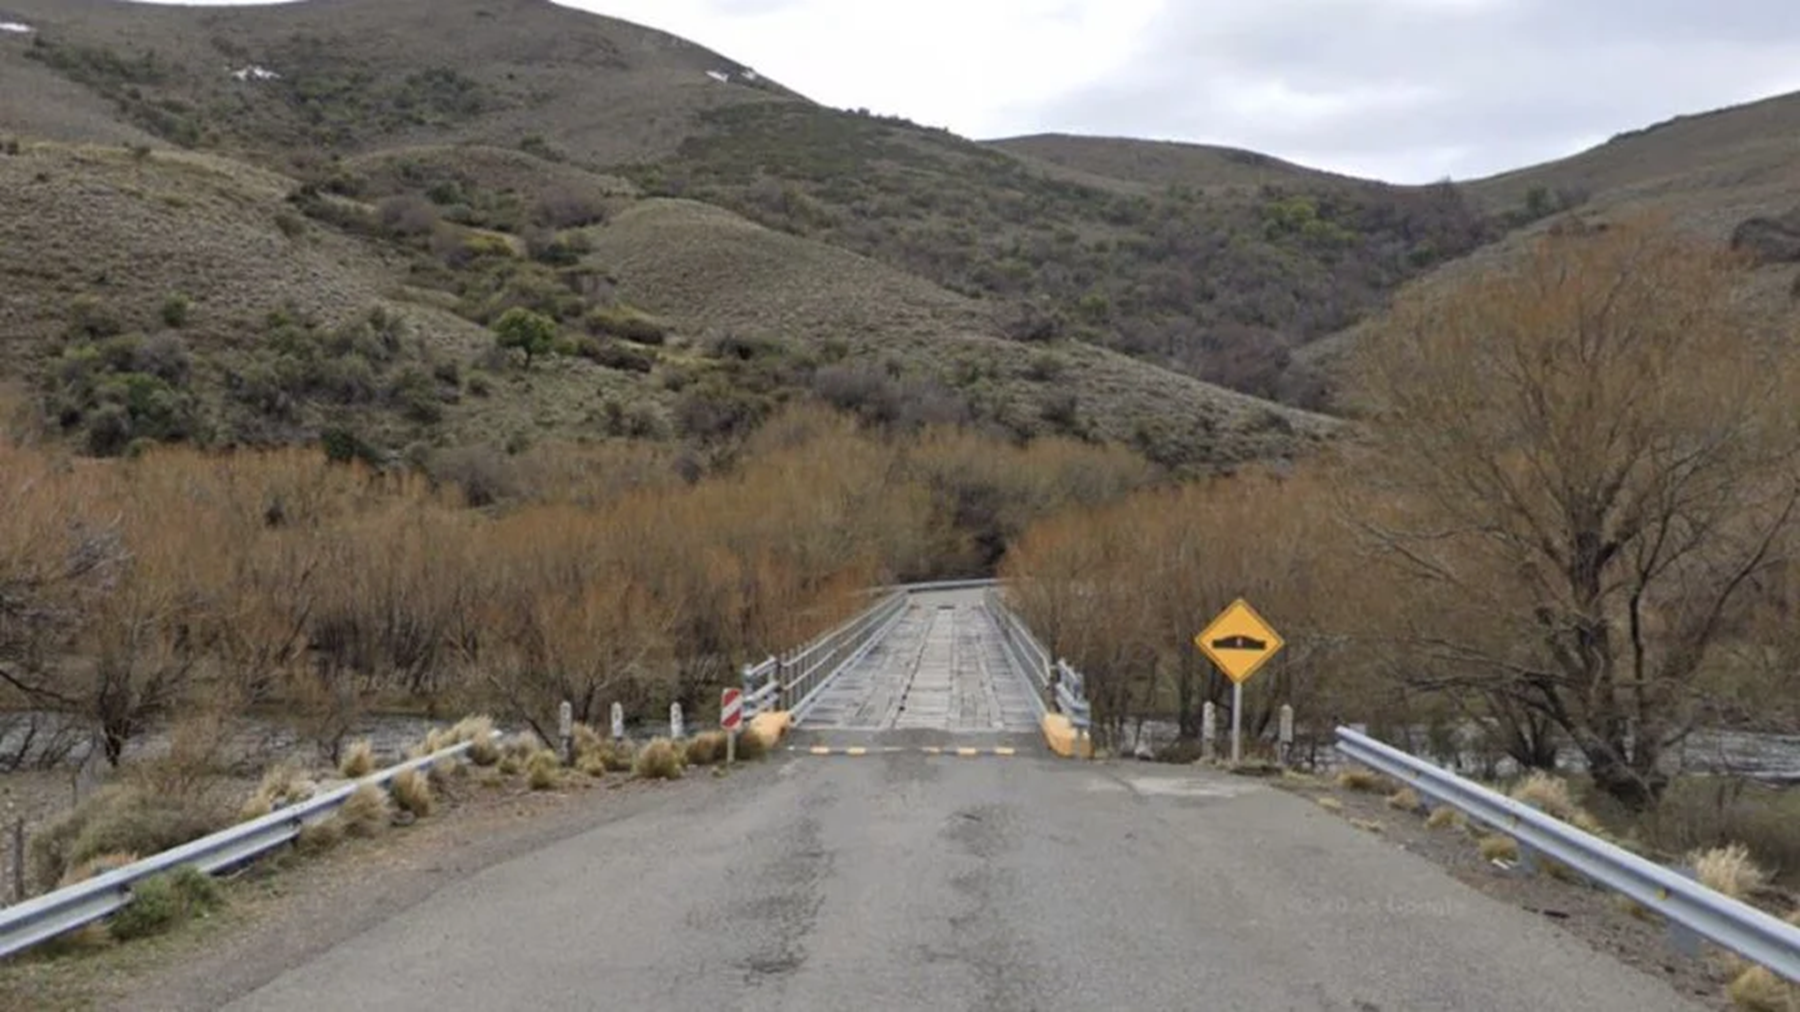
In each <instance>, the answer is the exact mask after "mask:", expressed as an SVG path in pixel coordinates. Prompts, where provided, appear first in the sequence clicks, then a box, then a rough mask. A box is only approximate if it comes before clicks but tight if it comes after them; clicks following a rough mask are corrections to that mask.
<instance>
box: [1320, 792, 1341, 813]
mask: <svg viewBox="0 0 1800 1012" xmlns="http://www.w3.org/2000/svg"><path fill="white" fill-rule="evenodd" d="M1313 800H1314V801H1316V802H1318V803H1319V807H1320V808H1323V809H1325V810H1326V811H1328V812H1341V811H1343V810H1344V803H1343V802H1342V801H1339V800H1338V799H1336V798H1334V797H1332V796H1331V795H1329V794H1321V795H1319V796H1318V797H1316V798H1314V799H1313Z"/></svg>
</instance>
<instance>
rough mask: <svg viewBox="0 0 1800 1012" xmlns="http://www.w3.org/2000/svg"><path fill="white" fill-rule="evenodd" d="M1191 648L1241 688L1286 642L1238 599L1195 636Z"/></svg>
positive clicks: (1244, 602)
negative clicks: (1194, 647)
mask: <svg viewBox="0 0 1800 1012" xmlns="http://www.w3.org/2000/svg"><path fill="white" fill-rule="evenodd" d="M1194 645H1195V646H1197V647H1199V648H1200V652H1201V653H1203V654H1205V655H1206V656H1207V659H1208V660H1210V661H1212V662H1213V663H1214V664H1216V665H1218V666H1219V670H1220V671H1223V672H1225V677H1227V678H1229V679H1231V680H1232V681H1233V682H1235V683H1237V684H1238V685H1242V684H1244V683H1245V682H1247V681H1249V680H1250V676H1252V675H1254V674H1256V672H1257V670H1258V669H1259V668H1261V667H1262V666H1263V665H1264V664H1265V663H1267V662H1268V660H1269V658H1271V657H1273V656H1275V654H1276V652H1277V651H1279V650H1280V649H1281V648H1282V647H1283V646H1284V645H1285V643H1284V642H1283V641H1282V639H1281V636H1280V635H1279V634H1277V633H1276V632H1275V629H1274V627H1273V626H1271V625H1269V623H1267V622H1265V621H1264V620H1263V617H1262V616H1261V615H1258V614H1257V613H1256V609H1255V608H1252V607H1250V602H1248V601H1246V600H1244V599H1243V598H1241V597H1240V598H1238V599H1237V600H1236V601H1234V602H1232V605H1231V607H1229V608H1226V609H1225V610H1224V611H1222V612H1220V613H1219V617H1218V618H1215V619H1213V620H1212V624H1211V625H1209V626H1207V627H1206V629H1205V630H1203V631H1202V632H1201V633H1200V635H1198V636H1196V637H1194Z"/></svg>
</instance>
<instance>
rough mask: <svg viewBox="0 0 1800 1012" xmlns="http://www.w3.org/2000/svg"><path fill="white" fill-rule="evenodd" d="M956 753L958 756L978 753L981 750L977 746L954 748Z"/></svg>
mask: <svg viewBox="0 0 1800 1012" xmlns="http://www.w3.org/2000/svg"><path fill="white" fill-rule="evenodd" d="M956 754H957V755H960V756H972V755H980V754H981V750H980V749H978V748H959V749H957V750H956Z"/></svg>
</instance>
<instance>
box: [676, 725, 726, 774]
mask: <svg viewBox="0 0 1800 1012" xmlns="http://www.w3.org/2000/svg"><path fill="white" fill-rule="evenodd" d="M725 749H726V741H725V732H723V731H707V732H705V733H703V734H697V735H695V736H693V737H692V738H689V739H688V740H687V747H686V755H685V758H686V760H687V765H689V766H712V765H714V764H716V763H722V762H724V761H725Z"/></svg>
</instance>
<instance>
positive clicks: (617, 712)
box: [612, 703, 625, 743]
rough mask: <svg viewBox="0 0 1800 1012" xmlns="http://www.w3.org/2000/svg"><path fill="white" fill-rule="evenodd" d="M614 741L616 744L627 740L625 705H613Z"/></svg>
mask: <svg viewBox="0 0 1800 1012" xmlns="http://www.w3.org/2000/svg"><path fill="white" fill-rule="evenodd" d="M612 739H613V741H614V742H615V743H617V742H621V741H624V740H625V704H623V703H614V704H613V705H612Z"/></svg>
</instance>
